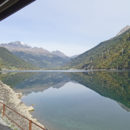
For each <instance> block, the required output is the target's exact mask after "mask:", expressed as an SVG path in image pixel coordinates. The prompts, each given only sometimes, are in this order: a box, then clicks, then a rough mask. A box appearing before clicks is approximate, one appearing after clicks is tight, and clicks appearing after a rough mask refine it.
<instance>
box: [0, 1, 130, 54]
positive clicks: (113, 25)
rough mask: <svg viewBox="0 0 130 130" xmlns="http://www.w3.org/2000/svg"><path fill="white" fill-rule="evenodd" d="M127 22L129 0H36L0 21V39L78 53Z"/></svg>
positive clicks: (66, 52) (129, 15)
mask: <svg viewBox="0 0 130 130" xmlns="http://www.w3.org/2000/svg"><path fill="white" fill-rule="evenodd" d="M129 24H130V0H36V1H35V2H34V3H32V4H31V5H29V6H27V7H25V8H24V9H22V10H20V11H19V12H17V13H15V14H14V15H12V16H10V17H8V18H7V19H5V20H3V21H2V22H1V23H0V36H1V38H0V43H2V42H11V41H23V42H24V43H26V44H28V45H31V46H37V47H43V48H44V49H47V50H49V51H53V50H61V51H63V52H64V53H65V54H67V55H69V56H71V55H75V54H80V53H82V52H84V51H87V50H88V49H90V48H92V47H94V46H95V45H97V44H99V43H100V42H101V41H104V40H107V39H109V38H111V37H113V36H114V35H116V34H117V33H118V32H119V31H120V29H122V28H123V27H124V26H126V25H129Z"/></svg>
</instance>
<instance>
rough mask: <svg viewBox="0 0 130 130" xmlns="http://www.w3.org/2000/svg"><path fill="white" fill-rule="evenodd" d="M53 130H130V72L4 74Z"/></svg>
mask: <svg viewBox="0 0 130 130" xmlns="http://www.w3.org/2000/svg"><path fill="white" fill-rule="evenodd" d="M0 80H2V81H3V82H4V83H6V84H8V85H10V86H11V87H12V88H13V89H14V90H15V91H17V92H22V93H23V94H24V96H23V98H22V100H23V102H24V103H25V104H27V105H33V107H34V108H35V111H34V112H33V113H32V114H33V116H34V117H36V118H37V119H38V120H39V121H40V122H41V123H43V124H44V125H45V126H46V127H47V128H48V129H49V130H130V72H75V73H74V72H73V73H70V72H68V73H64V72H38V73H37V72H24V73H16V72H14V73H5V74H0Z"/></svg>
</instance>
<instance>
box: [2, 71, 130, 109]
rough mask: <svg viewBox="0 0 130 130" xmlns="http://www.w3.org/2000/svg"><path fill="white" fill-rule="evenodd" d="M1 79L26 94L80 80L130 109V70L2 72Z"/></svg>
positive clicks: (81, 82)
mask: <svg viewBox="0 0 130 130" xmlns="http://www.w3.org/2000/svg"><path fill="white" fill-rule="evenodd" d="M0 80H2V81H3V82H4V83H6V84H8V85H10V86H11V87H12V88H14V89H15V90H16V91H18V92H22V93H23V94H26V95H27V94H29V93H32V92H39V91H44V90H46V89H48V88H50V87H53V88H60V87H62V86H64V85H65V84H66V83H67V82H70V81H72V82H78V83H80V84H82V85H84V86H86V87H87V88H90V89H92V90H94V91H95V92H97V93H99V94H100V95H102V96H105V97H108V98H111V99H113V100H115V101H117V102H118V103H119V105H120V106H121V107H122V108H124V109H126V110H127V111H130V109H129V108H130V73H129V72H87V73H81V72H79V73H60V72H59V73H33V72H30V73H27V72H26V73H5V74H0Z"/></svg>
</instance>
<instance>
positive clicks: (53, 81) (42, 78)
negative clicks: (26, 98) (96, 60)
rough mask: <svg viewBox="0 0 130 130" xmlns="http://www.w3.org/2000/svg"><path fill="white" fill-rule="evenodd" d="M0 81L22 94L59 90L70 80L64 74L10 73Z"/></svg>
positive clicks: (2, 76) (1, 77)
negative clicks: (52, 88) (51, 88)
mask: <svg viewBox="0 0 130 130" xmlns="http://www.w3.org/2000/svg"><path fill="white" fill-rule="evenodd" d="M0 79H1V80H2V81H3V82H4V83H6V84H8V85H10V86H11V87H12V88H14V89H15V90H16V91H21V92H22V93H23V94H27V93H31V92H38V91H43V90H45V89H48V88H49V87H55V88H60V87H62V86H63V85H64V84H65V83H66V82H68V81H69V80H70V79H69V77H68V76H66V75H65V74H64V73H33V72H31V73H10V74H6V75H1V76H0Z"/></svg>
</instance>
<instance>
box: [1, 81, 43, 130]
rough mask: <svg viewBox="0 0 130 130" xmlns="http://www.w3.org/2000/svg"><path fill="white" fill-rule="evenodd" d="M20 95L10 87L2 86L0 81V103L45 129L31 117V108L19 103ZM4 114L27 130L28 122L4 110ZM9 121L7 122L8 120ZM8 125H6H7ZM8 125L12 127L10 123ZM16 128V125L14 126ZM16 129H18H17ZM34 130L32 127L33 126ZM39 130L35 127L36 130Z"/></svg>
mask: <svg viewBox="0 0 130 130" xmlns="http://www.w3.org/2000/svg"><path fill="white" fill-rule="evenodd" d="M21 97H22V93H16V92H15V91H14V90H13V89H12V88H11V87H10V86H8V85H6V84H4V83H3V82H2V81H0V101H2V102H3V103H4V104H6V105H7V106H9V107H10V108H11V109H13V110H14V111H16V112H18V113H20V114H21V115H23V116H25V117H27V118H28V119H29V120H31V121H33V122H34V123H36V124H38V125H39V126H41V127H43V128H45V126H44V125H42V124H41V123H39V122H38V121H37V119H35V118H34V117H33V116H32V115H31V113H30V112H31V111H33V110H34V108H33V107H32V106H27V105H25V104H24V103H23V102H22V101H21ZM1 107H2V106H1V105H0V108H1ZM6 114H7V115H8V116H10V118H11V119H13V120H14V121H17V123H18V124H20V125H21V126H22V127H23V128H24V129H25V130H26V129H27V128H28V121H27V120H25V119H24V118H21V117H19V116H18V115H17V114H15V113H13V112H11V111H9V110H6ZM8 121H9V120H8ZM7 124H8V123H7ZM9 124H11V125H14V123H11V122H10V121H9ZM14 126H15V127H17V125H14ZM17 128H18V127H17ZM33 128H34V126H33ZM38 129H39V130H41V129H40V128H38V127H37V130H38Z"/></svg>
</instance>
